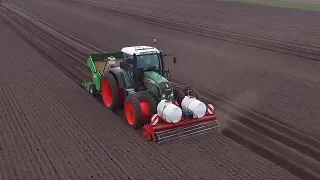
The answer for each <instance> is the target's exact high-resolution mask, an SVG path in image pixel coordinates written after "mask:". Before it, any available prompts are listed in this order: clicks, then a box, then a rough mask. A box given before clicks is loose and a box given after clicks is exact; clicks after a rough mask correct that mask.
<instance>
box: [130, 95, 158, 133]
mask: <svg viewBox="0 0 320 180" xmlns="http://www.w3.org/2000/svg"><path fill="white" fill-rule="evenodd" d="M156 107H157V106H156V102H155V100H154V99H153V97H152V96H151V95H150V94H149V93H136V94H133V95H129V96H127V98H126V100H125V102H124V112H125V116H126V119H127V122H128V124H129V125H130V126H132V127H133V128H134V129H140V128H142V127H143V125H145V124H147V123H149V122H150V119H151V116H152V114H154V113H155V112H156Z"/></svg>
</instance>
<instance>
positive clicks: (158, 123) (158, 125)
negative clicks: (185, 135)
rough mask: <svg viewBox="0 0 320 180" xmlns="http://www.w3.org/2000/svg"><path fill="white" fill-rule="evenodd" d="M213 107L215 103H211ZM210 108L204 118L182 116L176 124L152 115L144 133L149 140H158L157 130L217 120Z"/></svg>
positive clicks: (144, 128)
mask: <svg viewBox="0 0 320 180" xmlns="http://www.w3.org/2000/svg"><path fill="white" fill-rule="evenodd" d="M210 105H211V104H210ZM211 107H213V105H211ZM209 108H210V107H209V106H208V110H207V113H206V114H205V116H204V117H202V118H198V119H185V118H183V117H182V119H181V120H180V121H179V122H178V123H175V124H173V123H167V122H166V121H164V120H163V119H162V118H161V117H160V116H158V115H154V116H153V117H152V120H151V122H150V123H149V124H146V125H144V127H143V132H142V134H143V136H145V137H146V138H147V140H149V141H155V142H156V141H157V137H156V135H155V134H156V133H157V132H161V131H167V130H172V129H176V128H180V127H182V128H183V127H188V126H192V125H197V124H205V123H206V122H210V121H217V118H216V115H215V113H214V110H213V109H211V111H210V110H209ZM191 129H192V128H191Z"/></svg>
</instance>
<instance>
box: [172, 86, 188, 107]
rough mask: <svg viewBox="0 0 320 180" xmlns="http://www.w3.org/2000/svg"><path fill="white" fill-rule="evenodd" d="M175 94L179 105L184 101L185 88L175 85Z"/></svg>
mask: <svg viewBox="0 0 320 180" xmlns="http://www.w3.org/2000/svg"><path fill="white" fill-rule="evenodd" d="M173 95H174V99H175V100H177V102H178V104H179V105H181V102H182V100H183V98H184V97H185V94H184V92H183V89H181V88H178V87H174V88H173Z"/></svg>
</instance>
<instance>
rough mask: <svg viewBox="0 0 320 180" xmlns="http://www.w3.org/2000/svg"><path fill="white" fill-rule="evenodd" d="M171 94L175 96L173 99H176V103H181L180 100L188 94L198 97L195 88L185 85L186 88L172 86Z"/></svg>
mask: <svg viewBox="0 0 320 180" xmlns="http://www.w3.org/2000/svg"><path fill="white" fill-rule="evenodd" d="M173 94H174V97H175V100H177V102H178V104H179V105H181V102H182V100H183V99H184V97H185V96H187V95H190V96H193V97H195V98H197V99H199V94H198V92H197V90H195V89H194V88H192V87H189V88H188V87H186V88H180V87H174V88H173Z"/></svg>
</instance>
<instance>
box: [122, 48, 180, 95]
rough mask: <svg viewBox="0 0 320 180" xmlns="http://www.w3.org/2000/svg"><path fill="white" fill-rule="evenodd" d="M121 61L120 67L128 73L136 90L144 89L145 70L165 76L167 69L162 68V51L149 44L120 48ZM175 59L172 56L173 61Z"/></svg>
mask: <svg viewBox="0 0 320 180" xmlns="http://www.w3.org/2000/svg"><path fill="white" fill-rule="evenodd" d="M121 52H122V53H123V57H124V59H123V61H122V62H121V63H120V68H121V69H123V70H125V71H126V72H127V73H128V76H129V77H130V79H131V80H132V82H134V83H132V84H133V85H134V87H133V88H134V89H135V90H136V91H143V90H146V87H145V83H144V77H145V72H155V73H157V74H159V75H161V76H163V77H167V75H168V73H169V72H168V70H166V69H165V68H164V62H163V57H164V56H166V55H163V54H162V52H161V51H160V50H158V49H156V48H155V47H151V46H131V47H124V48H122V49H121ZM175 62H176V59H175V57H174V63H175Z"/></svg>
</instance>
